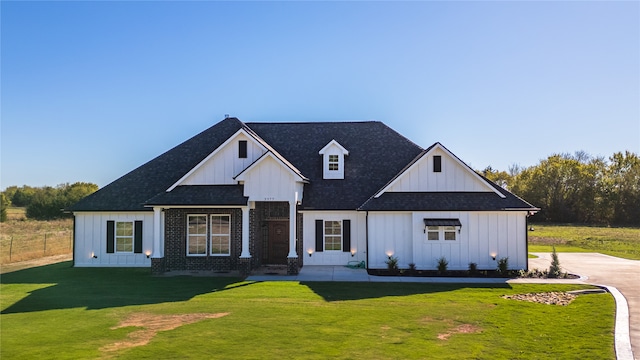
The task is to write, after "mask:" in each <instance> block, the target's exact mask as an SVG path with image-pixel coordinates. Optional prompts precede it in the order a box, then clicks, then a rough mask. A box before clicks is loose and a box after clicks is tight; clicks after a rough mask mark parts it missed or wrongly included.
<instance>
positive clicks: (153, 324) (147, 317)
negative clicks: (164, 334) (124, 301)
mask: <svg viewBox="0 0 640 360" xmlns="http://www.w3.org/2000/svg"><path fill="white" fill-rule="evenodd" d="M227 315H229V313H217V314H207V313H195V314H182V315H158V314H149V313H135V314H131V315H129V317H128V318H126V319H125V320H123V321H122V322H120V324H118V326H114V327H112V328H111V330H115V329H120V328H123V327H129V326H135V327H141V328H143V329H141V330H136V331H133V332H131V333H129V335H128V336H127V340H125V341H120V342H116V343H113V344H110V345H106V346H103V347H102V348H100V351H103V352H106V353H110V352H114V351H118V350H121V349H126V348H131V347H136V346H143V345H146V344H148V343H149V341H151V339H153V337H154V336H156V334H157V333H158V332H159V331H168V330H173V329H175V328H177V327H180V326H182V325H187V324H193V323H196V322H198V321H202V320H204V319H217V318H220V317H223V316H227Z"/></svg>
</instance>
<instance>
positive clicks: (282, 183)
mask: <svg viewBox="0 0 640 360" xmlns="http://www.w3.org/2000/svg"><path fill="white" fill-rule="evenodd" d="M243 179H244V196H247V197H249V200H250V201H294V200H295V193H296V192H297V193H298V199H297V200H298V201H300V200H302V191H303V184H302V183H300V182H296V179H295V177H294V175H293V173H292V172H291V171H290V170H289V169H287V168H285V167H283V166H282V165H280V164H279V163H278V162H277V161H276V160H274V159H273V158H271V157H267V158H265V159H263V160H261V161H260V163H258V164H256V165H255V167H253V168H252V169H249V170H248V171H247V172H245V173H243Z"/></svg>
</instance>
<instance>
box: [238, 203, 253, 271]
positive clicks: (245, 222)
mask: <svg viewBox="0 0 640 360" xmlns="http://www.w3.org/2000/svg"><path fill="white" fill-rule="evenodd" d="M240 258H246V259H248V258H251V253H250V252H249V204H247V206H243V207H242V254H241V255H240Z"/></svg>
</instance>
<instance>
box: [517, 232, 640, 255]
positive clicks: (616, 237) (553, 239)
mask: <svg viewBox="0 0 640 360" xmlns="http://www.w3.org/2000/svg"><path fill="white" fill-rule="evenodd" d="M533 227H534V229H535V230H534V231H530V232H529V251H530V252H551V251H552V246H554V245H555V247H556V251H558V252H599V253H602V254H607V255H612V256H617V257H621V258H625V259H632V260H640V228H620V227H598V226H575V225H543V224H534V225H533Z"/></svg>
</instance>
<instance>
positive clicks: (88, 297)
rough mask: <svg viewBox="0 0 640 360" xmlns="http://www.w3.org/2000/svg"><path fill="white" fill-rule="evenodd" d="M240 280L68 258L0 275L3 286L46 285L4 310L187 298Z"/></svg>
mask: <svg viewBox="0 0 640 360" xmlns="http://www.w3.org/2000/svg"><path fill="white" fill-rule="evenodd" d="M239 281H241V279H239V278H231V277H190V276H176V277H153V276H151V274H150V270H149V269H148V268H73V267H71V262H70V261H67V262H62V263H57V264H52V265H46V266H40V267H36V268H30V269H25V270H19V271H15V272H11V273H7V274H3V275H2V277H1V278H0V283H1V284H3V285H6V284H42V287H41V288H39V289H36V290H30V291H29V292H28V293H27V294H26V296H25V297H23V298H22V299H20V300H18V301H16V302H15V303H11V304H6V303H4V304H2V312H0V313H1V314H13V313H24V312H32V311H43V310H53V309H69V308H77V307H82V308H86V309H104V308H110V307H121V306H129V305H148V304H158V303H164V302H176V301H186V300H189V299H191V298H193V297H194V296H197V295H201V294H206V293H210V292H215V291H222V290H225V288H226V287H228V286H230V285H232V284H235V283H238V282H239ZM32 288H33V287H30V289H32ZM16 291H19V289H16ZM7 305H8V306H7Z"/></svg>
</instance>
